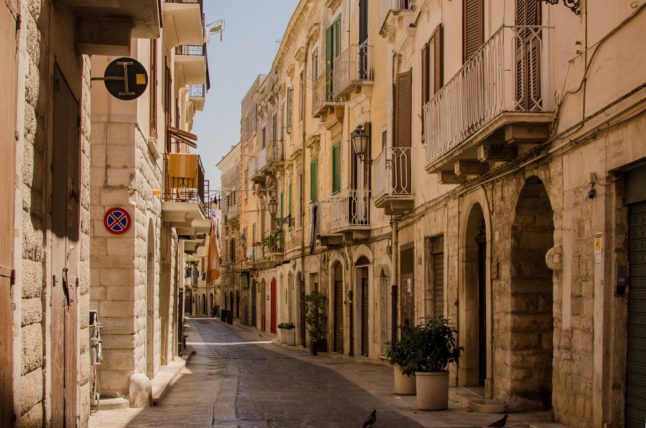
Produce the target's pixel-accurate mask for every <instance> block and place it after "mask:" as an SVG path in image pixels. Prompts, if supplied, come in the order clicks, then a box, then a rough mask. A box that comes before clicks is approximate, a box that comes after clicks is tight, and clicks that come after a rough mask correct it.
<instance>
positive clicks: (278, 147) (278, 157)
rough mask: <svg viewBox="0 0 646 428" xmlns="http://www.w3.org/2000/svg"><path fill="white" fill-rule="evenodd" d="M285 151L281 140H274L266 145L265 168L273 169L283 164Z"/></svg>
mask: <svg viewBox="0 0 646 428" xmlns="http://www.w3.org/2000/svg"><path fill="white" fill-rule="evenodd" d="M284 162H285V151H284V146H283V143H282V141H274V142H273V143H271V144H270V145H269V146H268V147H267V169H269V170H271V171H273V170H276V169H279V168H281V167H282V166H283V163H284Z"/></svg>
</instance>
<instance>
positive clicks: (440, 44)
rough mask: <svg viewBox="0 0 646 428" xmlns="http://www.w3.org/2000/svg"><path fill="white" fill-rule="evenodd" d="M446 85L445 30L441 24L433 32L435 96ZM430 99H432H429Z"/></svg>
mask: <svg viewBox="0 0 646 428" xmlns="http://www.w3.org/2000/svg"><path fill="white" fill-rule="evenodd" d="M443 85H444V29H443V27H442V24H439V25H438V26H437V28H435V31H434V32H433V94H435V93H436V92H437V91H439V90H440V89H441V88H442V86H443ZM429 98H430V97H429Z"/></svg>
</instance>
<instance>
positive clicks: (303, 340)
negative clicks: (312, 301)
mask: <svg viewBox="0 0 646 428" xmlns="http://www.w3.org/2000/svg"><path fill="white" fill-rule="evenodd" d="M298 289H299V296H300V302H301V305H300V311H301V312H300V314H301V317H300V318H301V345H302V346H303V347H305V344H306V338H305V333H307V325H306V323H305V307H304V306H303V302H305V281H303V280H300V281H299V282H298Z"/></svg>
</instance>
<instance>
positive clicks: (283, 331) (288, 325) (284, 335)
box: [278, 322, 295, 346]
mask: <svg viewBox="0 0 646 428" xmlns="http://www.w3.org/2000/svg"><path fill="white" fill-rule="evenodd" d="M278 328H279V329H280V343H284V344H286V345H288V346H294V342H295V339H294V328H295V326H294V323H293V322H281V323H280V324H278Z"/></svg>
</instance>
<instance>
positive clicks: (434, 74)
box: [421, 24, 444, 142]
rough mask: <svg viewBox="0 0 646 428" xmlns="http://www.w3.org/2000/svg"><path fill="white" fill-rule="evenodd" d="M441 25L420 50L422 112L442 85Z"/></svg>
mask: <svg viewBox="0 0 646 428" xmlns="http://www.w3.org/2000/svg"><path fill="white" fill-rule="evenodd" d="M442 44H443V43H442V24H440V25H438V26H437V27H436V28H435V30H434V31H433V35H432V36H431V38H430V39H429V41H428V43H426V44H425V45H424V48H423V49H422V73H421V76H422V85H421V88H422V97H421V99H422V111H424V106H425V105H426V103H428V102H429V101H430V100H431V98H433V95H435V93H437V91H439V90H440V88H441V87H442V85H443V83H444V82H443V81H442V79H443V76H442V68H443V62H444V58H443V54H444V52H443V46H442ZM423 136H424V120H423V118H422V137H423ZM422 142H424V138H422Z"/></svg>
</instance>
